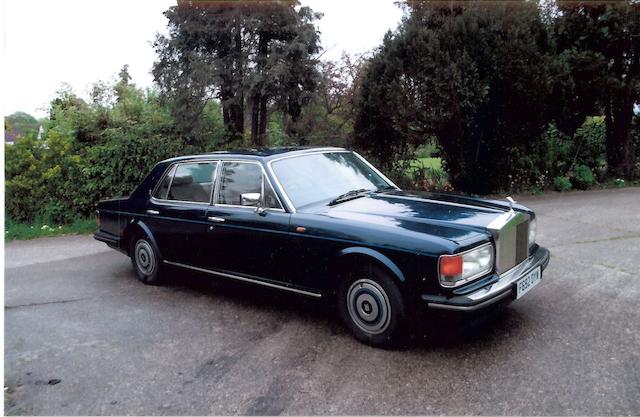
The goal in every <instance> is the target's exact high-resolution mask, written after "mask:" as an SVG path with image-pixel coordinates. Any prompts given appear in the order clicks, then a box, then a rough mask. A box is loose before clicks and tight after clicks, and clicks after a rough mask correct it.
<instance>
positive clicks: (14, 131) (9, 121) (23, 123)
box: [4, 111, 40, 140]
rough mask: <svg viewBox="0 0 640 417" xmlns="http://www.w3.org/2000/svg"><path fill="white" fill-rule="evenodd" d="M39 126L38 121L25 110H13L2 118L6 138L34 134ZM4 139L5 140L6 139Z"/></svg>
mask: <svg viewBox="0 0 640 417" xmlns="http://www.w3.org/2000/svg"><path fill="white" fill-rule="evenodd" d="M39 128H40V122H38V120H37V119H36V118H35V117H33V116H32V115H30V114H28V113H25V112H21V111H18V112H15V113H13V114H10V115H9V116H5V118H4V134H5V138H6V139H14V140H15V139H17V138H19V137H21V138H26V137H28V136H35V135H36V134H37V133H38V129H39ZM6 139H5V140H6Z"/></svg>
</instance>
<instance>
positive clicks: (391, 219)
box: [310, 190, 526, 246]
mask: <svg viewBox="0 0 640 417" xmlns="http://www.w3.org/2000/svg"><path fill="white" fill-rule="evenodd" d="M519 208H520V209H523V210H526V208H524V207H521V206H519ZM508 210H509V204H508V203H502V202H498V201H493V200H484V199H479V198H474V197H466V196H460V195H454V194H443V193H409V192H404V191H400V190H397V191H391V192H382V193H371V194H368V195H366V196H364V197H359V198H356V199H353V200H349V201H345V202H343V203H340V204H337V205H334V206H321V207H320V206H316V207H315V208H313V209H312V211H313V212H314V213H315V214H320V215H325V216H329V217H332V218H337V219H343V220H349V221H351V222H360V223H366V224H367V225H368V226H369V227H375V228H384V229H386V231H390V230H395V231H397V232H400V233H405V234H406V233H411V234H413V233H419V234H428V235H430V236H434V237H436V236H437V237H439V238H442V239H446V240H448V241H452V242H455V243H457V244H458V245H461V246H466V245H470V244H473V243H475V242H478V241H482V240H487V239H488V237H489V233H488V232H487V225H488V224H489V223H491V222H492V221H493V220H494V219H496V217H498V216H500V215H501V214H503V213H504V212H505V211H508ZM310 211H311V210H310Z"/></svg>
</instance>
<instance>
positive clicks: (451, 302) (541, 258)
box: [422, 246, 550, 312]
mask: <svg viewBox="0 0 640 417" xmlns="http://www.w3.org/2000/svg"><path fill="white" fill-rule="evenodd" d="M549 258H550V253H549V251H548V250H547V249H545V248H543V247H541V246H540V247H538V249H537V250H536V251H535V252H534V253H533V254H532V255H531V256H529V257H528V258H527V259H525V260H524V261H523V262H522V263H520V264H519V265H517V266H515V267H514V268H512V269H510V270H509V271H507V272H505V273H504V274H502V275H500V277H499V279H498V280H497V281H494V282H492V283H491V284H488V285H486V286H485V287H482V288H480V289H478V290H475V291H473V292H471V293H469V294H465V295H458V296H453V297H449V298H447V297H442V296H431V295H427V294H425V295H422V300H423V301H425V302H426V303H427V306H428V307H429V308H433V309H438V310H450V311H466V312H473V311H478V310H481V309H483V308H485V307H488V306H490V305H491V304H494V303H496V302H498V301H500V300H504V299H507V298H514V291H515V290H514V288H515V282H516V281H517V280H518V279H520V278H521V277H523V276H524V275H526V274H527V273H529V272H530V271H531V270H532V269H534V268H537V267H542V269H543V270H544V269H545V268H546V267H547V265H548V264H549Z"/></svg>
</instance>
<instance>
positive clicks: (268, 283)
mask: <svg viewBox="0 0 640 417" xmlns="http://www.w3.org/2000/svg"><path fill="white" fill-rule="evenodd" d="M163 262H164V263H165V264H169V265H173V266H179V267H181V268H186V269H192V270H194V271H198V272H204V273H206V274H212V275H220V276H223V277H226V278H231V279H235V280H238V281H244V282H250V283H252V284H258V285H263V286H265V287H270V288H277V289H279V290H286V291H291V292H295V293H298V294H302V295H306V296H309V297H315V298H320V297H322V294H318V293H315V292H311V291H304V290H299V289H297V288H291V287H287V286H284V285H278V284H272V283H270V282H265V281H261V280H259V279H252V278H247V277H241V276H239V275H234V274H229V273H226V272H219V271H213V270H210V269H205V268H198V267H197V266H191V265H186V264H181V263H179V262H171V261H163Z"/></svg>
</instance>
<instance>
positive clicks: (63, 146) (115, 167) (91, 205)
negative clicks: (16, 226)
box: [5, 74, 223, 224]
mask: <svg viewBox="0 0 640 417" xmlns="http://www.w3.org/2000/svg"><path fill="white" fill-rule="evenodd" d="M93 92H94V94H92V98H93V100H94V102H92V103H87V102H85V101H84V100H82V99H80V98H78V97H77V96H75V95H74V94H73V93H72V92H71V91H69V90H68V89H64V90H62V91H60V92H59V94H58V96H57V97H56V98H55V99H54V100H53V102H52V107H51V111H50V120H49V122H48V123H47V129H46V130H45V132H44V134H43V137H42V140H38V139H36V138H35V137H30V138H26V139H25V140H21V141H19V142H18V143H16V144H15V145H12V146H5V157H6V159H5V160H6V163H5V178H6V183H5V191H6V198H5V205H6V213H7V217H8V218H10V219H12V220H13V221H17V222H33V221H37V220H39V221H41V222H44V223H46V224H66V223H70V222H72V221H74V220H75V219H77V218H82V217H88V216H91V215H92V214H93V211H94V210H95V205H96V203H97V202H98V201H99V200H101V199H104V198H108V197H115V196H122V195H128V194H130V193H131V192H132V191H133V190H134V188H135V187H136V186H137V185H138V184H139V183H140V181H141V180H142V178H143V176H144V175H146V174H147V173H148V171H149V170H150V169H151V167H152V166H153V165H154V164H155V163H156V162H157V161H159V160H162V159H166V158H168V157H172V156H176V155H183V154H188V153H196V152H203V151H205V150H209V149H214V148H216V147H218V146H219V144H220V142H221V141H222V140H223V127H222V122H221V120H220V110H219V107H218V106H217V104H216V103H214V102H212V103H209V104H207V106H205V109H204V112H203V114H204V116H203V127H202V128H203V132H208V134H207V137H206V138H203V141H204V142H203V143H202V144H201V145H200V146H194V145H191V144H189V143H187V140H185V139H184V138H183V137H180V136H179V135H177V134H176V132H175V130H174V120H173V118H172V116H171V112H170V110H168V109H167V108H166V107H164V106H162V105H161V102H160V100H159V97H158V94H157V93H155V92H154V91H151V90H149V91H142V90H140V89H137V88H135V86H133V85H132V84H129V80H128V79H126V77H123V74H121V80H120V81H118V82H117V83H116V84H115V85H112V86H108V85H105V84H99V85H96V86H94V89H93ZM110 97H113V99H111V98H110Z"/></svg>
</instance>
